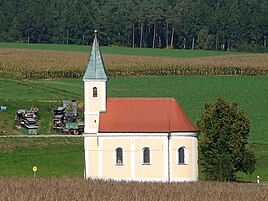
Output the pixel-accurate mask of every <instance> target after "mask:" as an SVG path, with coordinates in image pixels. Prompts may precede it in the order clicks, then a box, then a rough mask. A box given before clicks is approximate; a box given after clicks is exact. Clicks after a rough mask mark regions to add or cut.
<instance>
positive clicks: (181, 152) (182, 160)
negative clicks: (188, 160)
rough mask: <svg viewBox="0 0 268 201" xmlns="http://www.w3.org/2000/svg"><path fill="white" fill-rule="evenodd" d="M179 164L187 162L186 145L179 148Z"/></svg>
mask: <svg viewBox="0 0 268 201" xmlns="http://www.w3.org/2000/svg"><path fill="white" fill-rule="evenodd" d="M178 164H185V147H180V148H179V149H178Z"/></svg>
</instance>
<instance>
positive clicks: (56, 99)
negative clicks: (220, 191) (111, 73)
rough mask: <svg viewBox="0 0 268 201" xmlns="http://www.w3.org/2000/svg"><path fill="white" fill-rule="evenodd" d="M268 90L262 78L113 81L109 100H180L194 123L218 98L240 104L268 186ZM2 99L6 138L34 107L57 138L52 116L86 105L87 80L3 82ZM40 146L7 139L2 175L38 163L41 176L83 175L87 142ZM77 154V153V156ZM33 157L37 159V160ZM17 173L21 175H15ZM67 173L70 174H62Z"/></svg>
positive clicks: (1, 126) (1, 152) (0, 128)
mask: <svg viewBox="0 0 268 201" xmlns="http://www.w3.org/2000/svg"><path fill="white" fill-rule="evenodd" d="M267 90H268V77H261V76H258V77H249V76H240V77H230V76H174V77H168V76H167V77H134V78H111V79H110V80H109V81H108V97H174V98H175V99H176V100H177V101H178V102H179V104H180V105H181V106H182V108H183V109H184V110H185V111H186V113H187V114H188V116H189V117H190V118H191V119H192V121H193V122H196V120H197V119H198V118H199V117H200V114H201V113H202V111H203V110H204V104H205V103H206V102H214V101H215V100H216V98H217V97H218V96H223V97H224V98H226V99H227V100H228V101H236V102H238V104H239V106H240V107H241V108H242V109H243V110H244V111H245V112H246V113H247V115H248V116H249V117H250V118H251V119H252V141H253V143H254V145H255V147H256V151H257V157H258V164H257V170H256V171H255V172H254V175H253V176H252V178H254V177H256V175H260V176H261V178H262V179H263V180H266V181H268V172H267V167H268V136H267V134H266V127H267V119H268V107H267V103H266V100H268V93H267ZM0 95H1V96H0V105H2V106H7V107H8V110H6V111H0V135H6V134H11V133H14V134H17V133H18V132H19V131H18V130H16V129H15V127H14V117H15V112H16V111H17V110H18V109H19V108H29V107H38V108H39V110H40V121H39V127H40V130H39V132H40V133H45V134H49V133H51V132H53V131H52V129H51V127H52V116H53V113H52V110H53V109H54V108H55V107H57V106H60V105H61V100H66V99H76V100H77V101H80V102H81V101H83V82H82V79H61V80H20V79H13V78H8V77H0ZM40 140H41V141H43V143H44V144H45V145H38V143H37V145H36V146H26V147H23V148H21V144H24V143H25V140H24V142H22V141H21V140H19V139H17V138H16V139H10V140H7V139H5V138H2V139H1V140H0V158H1V160H0V167H1V168H0V169H1V170H0V175H9V176H11V175H13V176H29V175H31V174H32V173H31V168H32V165H34V164H35V163H38V165H39V166H40V168H41V169H40V172H39V174H40V176H56V175H57V176H60V175H65V176H82V175H83V160H82V158H83V149H82V148H81V147H83V144H82V142H81V141H80V142H77V143H76V144H72V143H68V142H66V143H61V142H60V143H55V144H54V145H53V146H52V147H51V148H50V145H51V143H50V140H49V139H46V138H42V139H40ZM59 141H60V140H59ZM6 144H10V146H11V147H12V144H15V145H14V147H13V148H12V149H8V148H5V146H4V145H6ZM32 144H34V143H32ZM39 144H40V143H39ZM41 144H42V143H41ZM1 147H4V148H1ZM76 148H77V149H78V150H77V152H74V153H72V150H76ZM65 150H66V153H67V155H66V157H67V158H65V157H63V155H61V154H59V152H58V151H60V152H65ZM32 153H34V154H35V155H34V156H32ZM46 153H49V154H46ZM68 154H70V155H68ZM37 159H40V160H37ZM78 160H79V161H78ZM27 161H28V162H27ZM35 161H37V162H35ZM48 161H51V162H48ZM69 163H73V164H76V165H77V167H76V168H74V167H73V166H72V165H71V166H70V168H69V167H66V166H68V164H69ZM13 167H14V168H15V170H14V169H12V168H13ZM65 167H66V168H65ZM61 169H64V170H62V171H58V170H61ZM41 170H42V171H43V172H42V171H41ZM28 171H30V172H28ZM24 172H27V173H24ZM239 176H241V177H242V178H243V180H245V181H246V180H248V178H249V177H248V175H243V174H241V175H239Z"/></svg>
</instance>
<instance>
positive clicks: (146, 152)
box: [142, 147, 150, 164]
mask: <svg viewBox="0 0 268 201" xmlns="http://www.w3.org/2000/svg"><path fill="white" fill-rule="evenodd" d="M142 155H143V161H142V162H143V164H150V148H149V147H144V148H143V149H142Z"/></svg>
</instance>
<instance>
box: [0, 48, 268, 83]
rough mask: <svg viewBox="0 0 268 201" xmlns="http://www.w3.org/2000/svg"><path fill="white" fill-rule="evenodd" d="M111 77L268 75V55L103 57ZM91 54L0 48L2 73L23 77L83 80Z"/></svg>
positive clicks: (0, 68) (105, 55) (0, 69)
mask: <svg viewBox="0 0 268 201" xmlns="http://www.w3.org/2000/svg"><path fill="white" fill-rule="evenodd" d="M103 57H104V62H105V65H106V68H107V70H108V73H109V75H110V76H111V77H115V76H139V75H143V76H146V75H268V54H241V55H226V56H217V57H205V58H191V59H189V58H188V59H186V58H166V57H145V56H144V57H143V56H126V55H110V54H104V55H103ZM88 58H89V53H83V52H66V51H49V50H30V49H8V48H6V49H0V73H1V74H7V75H12V76H15V77H21V78H35V79H36V78H37V79H45V78H67V77H72V78H76V77H77V78H78V77H79V78H81V77H82V76H83V73H84V71H85V69H86V65H87V63H88Z"/></svg>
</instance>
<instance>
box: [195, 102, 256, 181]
mask: <svg viewBox="0 0 268 201" xmlns="http://www.w3.org/2000/svg"><path fill="white" fill-rule="evenodd" d="M197 125H198V126H199V128H200V131H201V133H202V139H201V141H200V146H199V147H200V160H201V165H202V166H203V172H204V175H205V179H207V180H218V181H234V180H236V173H237V172H239V171H242V172H244V173H249V174H252V172H253V171H254V168H255V163H256V157H255V153H254V151H253V149H251V147H250V146H248V145H247V138H248V135H249V131H250V121H249V119H248V117H247V116H246V114H245V113H244V112H243V111H242V110H241V109H240V108H239V107H238V104H237V103H228V102H227V101H226V100H224V99H223V98H221V97H220V98H218V99H217V101H216V102H215V103H213V104H211V103H207V104H206V105H205V111H204V112H203V114H202V115H201V118H200V120H199V121H198V122H197Z"/></svg>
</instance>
